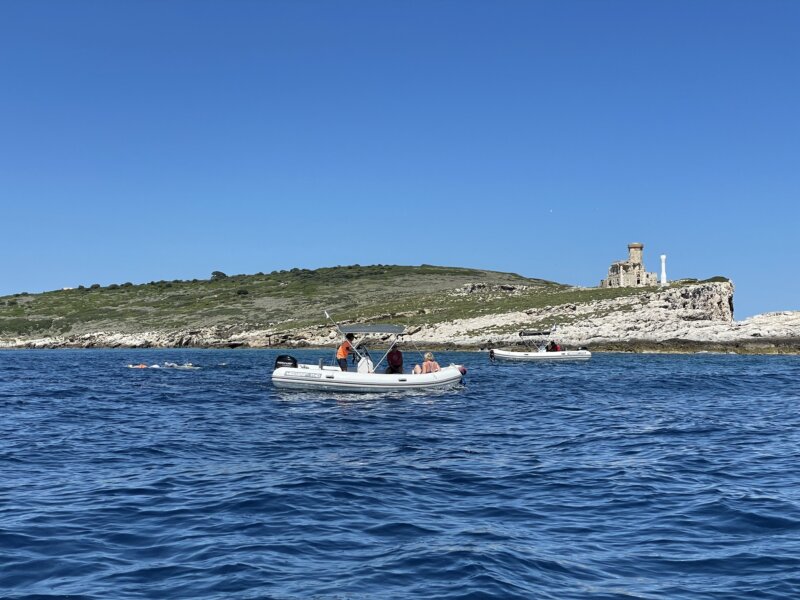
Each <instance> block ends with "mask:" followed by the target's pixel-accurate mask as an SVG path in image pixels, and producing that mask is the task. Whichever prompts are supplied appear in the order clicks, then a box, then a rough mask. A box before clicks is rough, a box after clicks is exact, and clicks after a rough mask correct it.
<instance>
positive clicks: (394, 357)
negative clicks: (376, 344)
mask: <svg viewBox="0 0 800 600" xmlns="http://www.w3.org/2000/svg"><path fill="white" fill-rule="evenodd" d="M386 362H387V363H388V364H389V366H388V367H386V372H387V373H389V374H391V373H398V374H401V375H402V373H403V353H402V352H400V348H398V347H397V344H395V345H394V346H393V347H392V349H391V350H389V354H387V355H386Z"/></svg>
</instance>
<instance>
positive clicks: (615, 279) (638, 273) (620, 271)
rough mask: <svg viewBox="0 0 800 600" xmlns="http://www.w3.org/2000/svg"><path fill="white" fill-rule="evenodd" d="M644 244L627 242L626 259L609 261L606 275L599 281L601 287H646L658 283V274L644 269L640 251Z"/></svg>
mask: <svg viewBox="0 0 800 600" xmlns="http://www.w3.org/2000/svg"><path fill="white" fill-rule="evenodd" d="M643 250H644V244H640V243H638V242H634V243H632V244H628V260H620V261H617V262H615V263H611V266H610V267H608V277H607V278H606V279H603V280H602V281H600V287H601V288H616V287H647V286H652V285H658V275H656V274H655V273H648V272H647V271H645V269H644V262H643V261H642V251H643Z"/></svg>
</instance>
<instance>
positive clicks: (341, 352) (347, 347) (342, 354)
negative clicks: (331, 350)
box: [336, 333, 356, 371]
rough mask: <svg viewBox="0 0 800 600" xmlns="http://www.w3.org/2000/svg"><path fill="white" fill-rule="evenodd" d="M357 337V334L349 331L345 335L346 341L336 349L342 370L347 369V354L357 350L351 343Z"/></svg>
mask: <svg viewBox="0 0 800 600" xmlns="http://www.w3.org/2000/svg"><path fill="white" fill-rule="evenodd" d="M355 337H356V336H354V335H353V334H352V333H348V334H347V335H346V336H344V341H343V342H342V344H341V346H339V349H338V350H337V351H336V362H338V363H339V368H340V369H341V370H342V371H347V356H348V355H349V354H351V353H353V352H355V350H353V344H351V343H350V342H352V341H353V340H354V339H355Z"/></svg>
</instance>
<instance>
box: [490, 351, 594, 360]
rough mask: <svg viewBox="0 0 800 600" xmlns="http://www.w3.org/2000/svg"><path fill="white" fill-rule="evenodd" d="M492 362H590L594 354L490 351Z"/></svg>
mask: <svg viewBox="0 0 800 600" xmlns="http://www.w3.org/2000/svg"><path fill="white" fill-rule="evenodd" d="M489 358H491V359H492V360H528V361H562V360H589V359H590V358H592V353H591V352H589V351H588V350H560V351H547V350H531V351H528V352H520V351H516V350H489Z"/></svg>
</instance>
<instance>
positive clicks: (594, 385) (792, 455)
mask: <svg viewBox="0 0 800 600" xmlns="http://www.w3.org/2000/svg"><path fill="white" fill-rule="evenodd" d="M283 353H286V351H285V350H281V351H277V350H243V349H238V350H199V349H180V350H154V349H150V350H124V349H116V350H14V351H2V352H0V598H13V599H23V598H24V599H36V600H41V599H54V598H71V599H109V598H111V599H127V598H130V599H142V598H157V599H171V598H181V599H229V598H243V599H255V598H276V599H283V598H333V599H347V598H359V599H361V598H364V599H383V598H386V599H389V598H391V599H396V598H415V599H417V598H436V599H451V598H452V599H455V598H459V599H486V598H498V599H499V598H502V599H506V598H542V599H558V600H565V599H573V598H575V599H584V598H591V599H606V598H607V599H612V598H614V599H617V598H619V599H632V598H642V599H645V598H647V599H653V600H655V599H658V600H662V599H683V598H685V599H696V600H699V599H711V598H714V599H723V598H724V599H730V598H734V599H736V598H744V599H748V600H749V599H758V598H764V599H792V598H800V357H798V356H742V355H729V354H709V353H700V354H684V355H667V354H626V353H619V354H614V353H608V354H604V353H595V354H594V356H593V357H592V359H591V361H589V362H587V363H573V364H568V363H560V364H546V365H545V364H524V363H494V364H493V363H491V362H490V361H489V360H488V357H487V355H486V354H485V353H478V352H474V353H472V352H452V353H447V352H437V353H436V359H437V361H438V362H439V363H440V364H449V363H451V362H454V363H456V364H462V365H464V366H465V367H466V368H467V369H468V373H467V376H466V379H465V384H464V385H463V386H462V387H459V388H456V389H452V390H447V391H440V392H436V393H430V392H426V393H401V394H399V395H336V394H328V393H308V392H287V391H279V390H276V389H275V388H273V386H272V384H271V382H270V374H271V371H272V368H273V364H274V362H275V358H276V356H277V355H278V354H283ZM290 354H292V355H294V356H295V357H296V358H297V359H298V360H300V361H301V362H311V363H317V362H318V361H319V360H320V359H323V360H331V359H332V358H333V356H332V352H331V351H327V350H325V351H323V350H298V351H291V352H290ZM420 361H421V357H419V356H417V355H416V353H414V352H406V363H407V365H408V366H413V363H414V362H420ZM189 363H191V365H192V367H195V368H188V364H189ZM138 364H146V365H148V366H150V365H158V366H159V368H146V369H145V368H141V369H132V368H128V365H138ZM165 365H166V366H165ZM184 365H186V368H176V367H175V366H178V367H181V366H184Z"/></svg>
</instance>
